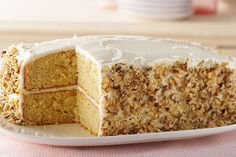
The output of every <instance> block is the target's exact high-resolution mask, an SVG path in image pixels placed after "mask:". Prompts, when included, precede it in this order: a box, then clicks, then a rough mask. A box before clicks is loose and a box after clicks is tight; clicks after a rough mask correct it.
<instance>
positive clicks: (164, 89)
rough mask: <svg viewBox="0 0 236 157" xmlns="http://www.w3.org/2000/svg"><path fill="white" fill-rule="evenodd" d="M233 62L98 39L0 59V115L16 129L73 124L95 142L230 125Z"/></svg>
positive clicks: (152, 41)
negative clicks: (23, 126) (85, 131)
mask: <svg viewBox="0 0 236 157" xmlns="http://www.w3.org/2000/svg"><path fill="white" fill-rule="evenodd" d="M235 67H236V66H235V61H234V59H233V58H230V57H223V56H221V55H219V54H218V53H217V52H216V51H214V50H212V49H209V48H206V47H203V46H201V45H199V44H196V43H189V42H184V41H175V40H170V39H158V38H152V37H143V36H118V35H107V36H105V35H100V36H84V37H74V38H68V39H59V40H53V41H47V42H41V43H33V44H19V45H16V46H11V47H9V48H8V49H6V50H5V51H3V52H2V68H1V73H0V110H1V115H3V116H4V117H5V118H6V119H7V120H8V121H9V122H12V123H15V124H17V125H48V124H63V123H79V124H81V126H83V127H84V128H86V129H87V130H88V131H90V132H91V133H92V134H95V135H97V136H115V135H126V134H141V133H150V132H163V131H176V130H187V129H198V128H210V127H218V126H224V125H230V124H235V123H236V75H235V74H236V73H235Z"/></svg>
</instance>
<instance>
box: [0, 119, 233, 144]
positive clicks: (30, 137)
mask: <svg viewBox="0 0 236 157" xmlns="http://www.w3.org/2000/svg"><path fill="white" fill-rule="evenodd" d="M235 129H236V124H234V125H228V126H223V127H217V128H208V129H196V130H185V131H172V132H161V133H148V134H139V135H137V134H136V135H122V136H107V137H95V136H93V135H90V134H89V133H88V132H87V131H86V130H84V129H83V128H82V127H80V125H79V124H63V125H49V126H40V127H39V126H37V127H26V126H17V125H14V124H10V123H8V122H6V121H5V120H4V119H2V118H0V132H2V133H4V134H6V135H9V136H11V137H14V138H16V139H19V140H22V141H26V142H30V143H38V144H48V145H57V146H102V145H119V144H131V143H145V142H156V141H170V140H179V139H187V138H196V137H203V136H209V135H216V134H219V133H225V132H228V131H232V130H235Z"/></svg>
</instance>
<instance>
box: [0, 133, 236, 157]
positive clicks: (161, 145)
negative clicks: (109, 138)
mask: <svg viewBox="0 0 236 157" xmlns="http://www.w3.org/2000/svg"><path fill="white" fill-rule="evenodd" d="M54 156H55V157H75V156H88V157H91V156H96V157H113V156H129V157H132V156H133V157H140V156H145V157H149V156H153V157H154V156H155V157H156V156H168V157H170V156H175V157H178V156H180V157H185V156H186V157H187V156H188V157H190V156H191V157H195V156H196V157H205V156H206V157H211V156H212V157H223V156H225V157H235V156H236V131H234V132H229V133H225V134H221V135H217V136H211V137H204V138H198V139H189V140H182V141H169V142H156V143H146V144H132V145H123V146H106V147H105V146H104V147H55V146H47V145H37V144H30V143H24V142H21V141H17V140H15V139H12V138H10V137H6V136H3V135H2V134H0V157H54Z"/></svg>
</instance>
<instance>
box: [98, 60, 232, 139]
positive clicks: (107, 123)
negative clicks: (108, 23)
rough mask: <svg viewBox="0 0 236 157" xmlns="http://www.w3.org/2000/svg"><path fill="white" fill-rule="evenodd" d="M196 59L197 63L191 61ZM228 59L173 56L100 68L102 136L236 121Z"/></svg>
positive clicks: (197, 126)
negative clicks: (164, 60)
mask: <svg viewBox="0 0 236 157" xmlns="http://www.w3.org/2000/svg"><path fill="white" fill-rule="evenodd" d="M195 64H196V63H195ZM227 64H228V63H223V62H222V63H216V62H211V61H200V62H199V63H197V64H196V65H194V64H193V63H192V61H191V60H188V59H187V60H178V61H176V62H175V61H173V62H170V63H162V64H157V65H154V66H151V67H141V68H140V67H136V66H134V65H128V64H124V63H117V64H115V65H113V66H107V67H105V68H104V69H103V83H102V88H103V94H104V102H103V104H104V119H103V126H102V130H103V135H120V134H136V133H148V132H160V131H172V130H186V129H197V128H208V127H216V126H222V125H228V124H233V123H236V72H235V70H231V69H229V68H227Z"/></svg>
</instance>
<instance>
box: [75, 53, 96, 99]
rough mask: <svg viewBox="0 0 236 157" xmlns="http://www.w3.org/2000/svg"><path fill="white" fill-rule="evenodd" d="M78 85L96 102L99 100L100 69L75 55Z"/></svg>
mask: <svg viewBox="0 0 236 157" xmlns="http://www.w3.org/2000/svg"><path fill="white" fill-rule="evenodd" d="M77 65H78V67H77V70H78V85H79V86H80V87H82V88H83V89H84V90H86V93H87V94H88V95H89V96H90V97H92V98H93V99H94V100H95V101H96V102H99V101H100V98H101V69H99V67H98V65H97V64H96V63H94V62H93V61H91V60H89V59H87V58H86V57H84V56H83V55H81V54H80V53H79V52H78V53H77Z"/></svg>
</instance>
